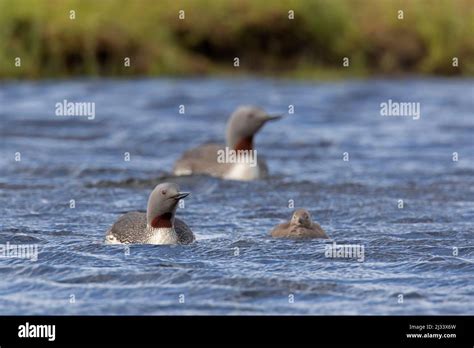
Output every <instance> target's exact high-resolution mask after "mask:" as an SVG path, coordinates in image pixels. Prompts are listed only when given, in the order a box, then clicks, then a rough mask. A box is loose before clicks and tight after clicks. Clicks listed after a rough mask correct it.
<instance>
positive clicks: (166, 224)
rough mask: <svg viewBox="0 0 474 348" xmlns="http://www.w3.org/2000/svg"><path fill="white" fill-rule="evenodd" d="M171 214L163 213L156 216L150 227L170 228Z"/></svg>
mask: <svg viewBox="0 0 474 348" xmlns="http://www.w3.org/2000/svg"><path fill="white" fill-rule="evenodd" d="M172 217H173V214H171V213H165V214H162V215H158V216H156V217H155V218H154V219H153V221H152V222H151V227H153V228H171V227H173V224H172V223H171V218H172Z"/></svg>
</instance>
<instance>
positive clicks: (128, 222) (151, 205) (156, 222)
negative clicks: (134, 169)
mask: <svg viewBox="0 0 474 348" xmlns="http://www.w3.org/2000/svg"><path fill="white" fill-rule="evenodd" d="M188 195H189V192H180V191H179V187H178V185H176V184H173V183H162V184H159V185H157V186H156V187H155V189H154V190H153V191H152V192H151V194H150V197H149V198H148V206H147V211H146V213H140V212H130V213H126V214H125V215H122V216H121V217H119V219H118V220H117V221H116V222H115V223H114V224H113V225H112V227H111V228H110V229H109V230H108V231H107V234H106V236H105V243H106V244H133V243H135V244H189V243H192V242H193V241H194V240H195V237H194V234H193V232H192V231H191V229H190V228H189V227H188V226H187V225H186V224H185V223H184V222H183V221H182V220H180V219H178V218H175V212H176V208H177V205H178V202H179V200H180V199H182V198H184V197H186V196H188Z"/></svg>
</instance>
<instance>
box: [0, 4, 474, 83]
mask: <svg viewBox="0 0 474 348" xmlns="http://www.w3.org/2000/svg"><path fill="white" fill-rule="evenodd" d="M71 10H74V11H75V16H76V18H75V19H74V20H71V19H70V11H71ZM180 10H184V11H185V19H184V20H180V19H179V18H178V15H179V11H180ZM290 10H293V11H294V19H292V20H289V18H288V15H289V13H288V11H290ZM399 10H403V12H404V13H403V15H404V19H403V20H400V19H398V18H397V16H398V11H399ZM473 33H474V1H472V0H279V1H268V0H189V1H183V0H181V1H180V0H157V1H154V0H101V1H95V0H80V1H79V0H42V1H41V0H0V77H4V78H5V77H20V78H48V77H64V76H73V75H89V76H94V75H105V76H127V75H188V74H192V75H199V74H241V73H254V72H257V73H259V74H264V75H278V76H287V77H298V78H313V77H317V78H334V77H347V76H366V75H371V74H391V75H392V74H401V73H416V74H438V75H473V74H474V35H473ZM16 57H20V58H21V67H16V66H15V58H16ZM125 57H130V60H131V66H130V67H125V66H124V58H125ZM234 57H239V59H240V67H239V68H238V69H237V68H234V67H233V59H234ZM343 57H349V58H350V66H349V67H346V68H344V67H343V66H342V61H343ZM453 57H458V59H459V67H457V68H455V67H453V66H452V59H453Z"/></svg>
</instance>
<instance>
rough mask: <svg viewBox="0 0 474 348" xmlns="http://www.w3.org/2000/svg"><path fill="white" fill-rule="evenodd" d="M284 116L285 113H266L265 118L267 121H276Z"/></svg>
mask: <svg viewBox="0 0 474 348" xmlns="http://www.w3.org/2000/svg"><path fill="white" fill-rule="evenodd" d="M282 117H283V115H266V116H265V119H264V120H265V122H267V121H276V120H279V119H280V118H282Z"/></svg>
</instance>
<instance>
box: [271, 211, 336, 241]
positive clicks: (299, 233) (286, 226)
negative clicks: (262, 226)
mask: <svg viewBox="0 0 474 348" xmlns="http://www.w3.org/2000/svg"><path fill="white" fill-rule="evenodd" d="M271 235H272V237H275V238H292V239H309V238H329V237H328V236H327V235H326V232H324V230H323V229H322V228H321V226H319V224H317V223H316V222H313V221H312V220H311V214H310V213H309V212H308V211H307V210H306V209H298V210H296V211H295V212H294V213H293V217H292V218H291V220H290V221H289V222H285V223H283V224H280V225H277V226H275V227H274V228H273V230H272V231H271Z"/></svg>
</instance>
